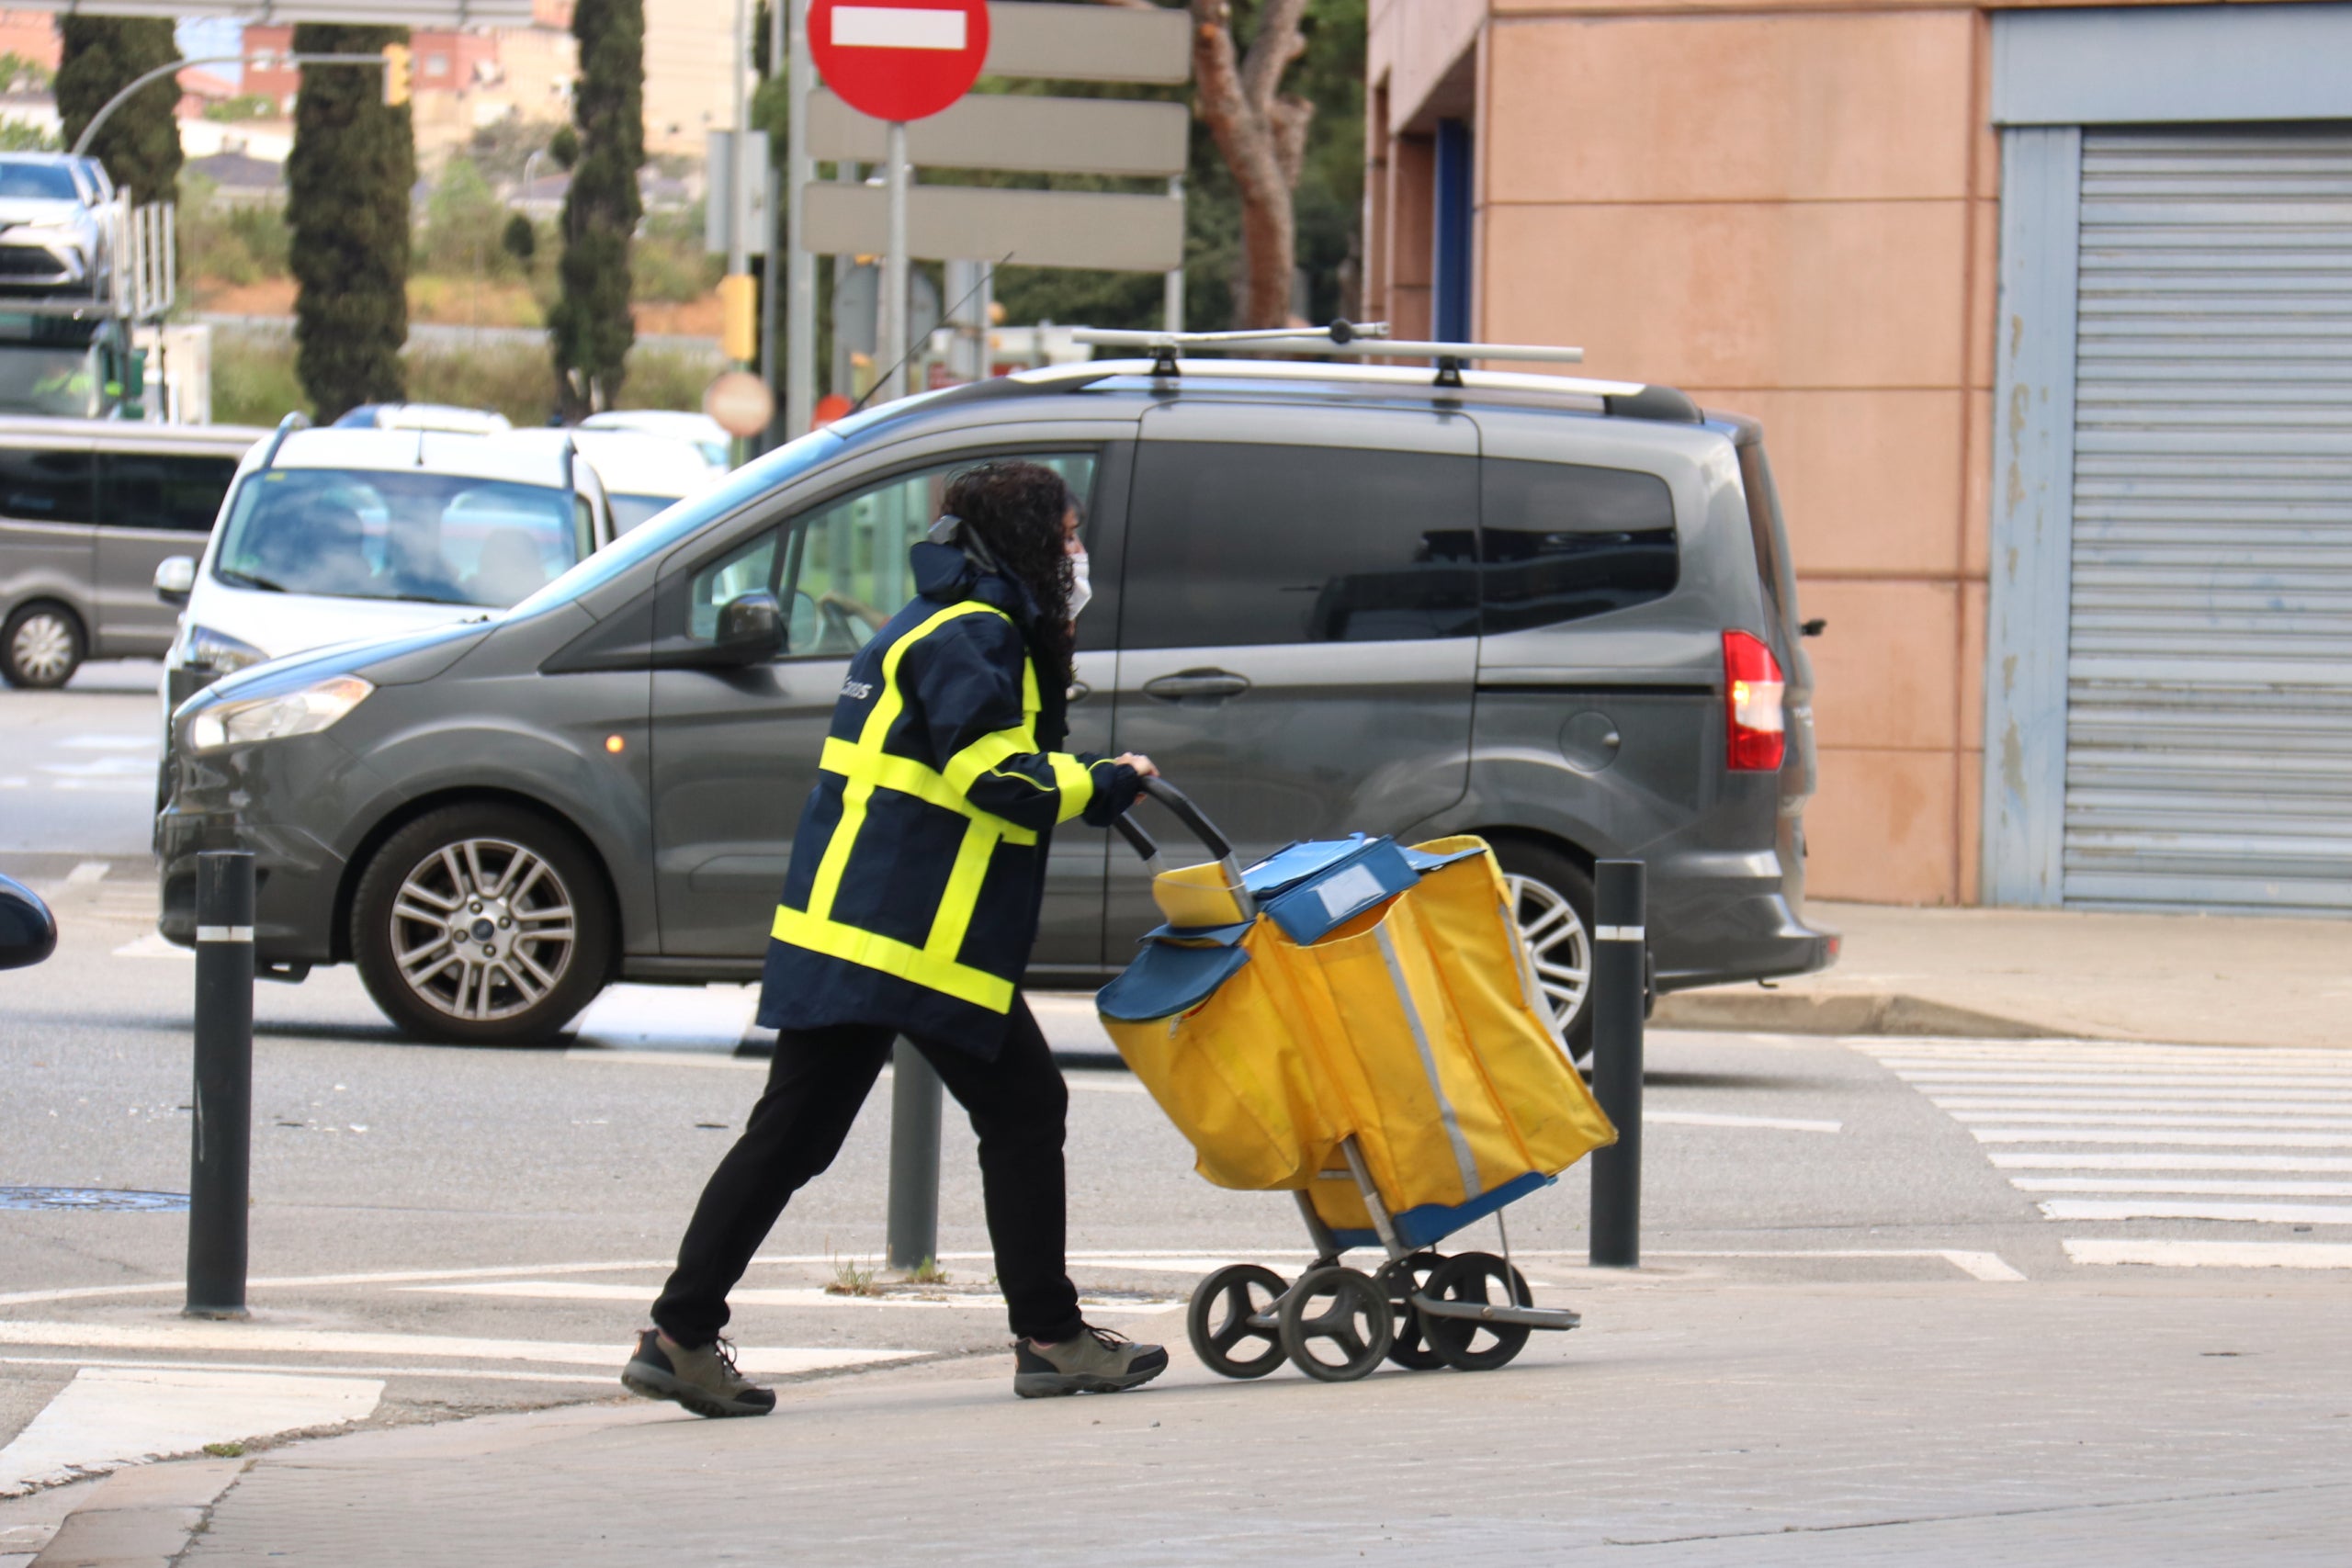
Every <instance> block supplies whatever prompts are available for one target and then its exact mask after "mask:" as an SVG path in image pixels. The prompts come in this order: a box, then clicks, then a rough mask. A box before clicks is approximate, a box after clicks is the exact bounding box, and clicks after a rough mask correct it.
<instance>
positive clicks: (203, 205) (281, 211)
mask: <svg viewBox="0 0 2352 1568" xmlns="http://www.w3.org/2000/svg"><path fill="white" fill-rule="evenodd" d="M286 246H287V230H286V209H285V208H284V207H283V206H282V205H281V204H279V203H277V202H269V203H266V204H254V205H250V206H248V205H243V204H236V203H231V202H226V201H223V200H221V199H220V187H219V186H215V185H214V184H213V182H212V181H210V180H209V179H207V178H205V177H204V175H200V174H198V173H197V172H196V171H194V170H193V169H191V170H189V171H187V173H185V174H183V175H180V199H179V253H180V270H181V271H182V272H183V273H185V274H186V275H187V276H189V277H191V278H204V279H207V280H217V281H219V282H221V283H232V284H236V283H253V282H256V281H258V280H259V279H261V278H265V277H283V276H286Z"/></svg>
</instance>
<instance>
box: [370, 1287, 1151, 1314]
mask: <svg viewBox="0 0 2352 1568" xmlns="http://www.w3.org/2000/svg"><path fill="white" fill-rule="evenodd" d="M396 1289H397V1290H398V1291H400V1292H401V1293H403V1294H407V1293H412V1292H413V1293H417V1294H423V1295H436V1296H495V1297H502V1298H512V1299H520V1300H524V1301H555V1302H639V1303H647V1304H649V1305H650V1303H651V1300H652V1296H653V1294H654V1292H653V1289H652V1287H650V1286H647V1285H598V1284H592V1283H589V1282H587V1281H585V1280H478V1281H474V1282H472V1283H469V1284H452V1285H401V1286H398V1287H396ZM727 1301H728V1304H729V1305H730V1306H738V1307H745V1306H766V1307H812V1306H813V1307H854V1306H869V1307H930V1308H939V1307H953V1308H966V1309H978V1310H981V1311H986V1312H1002V1311H1003V1310H1004V1306H1005V1302H1004V1298H1003V1297H1002V1296H1001V1295H997V1294H994V1293H990V1294H988V1295H948V1294H944V1293H943V1294H941V1295H939V1296H935V1297H923V1296H909V1295H880V1296H852V1295H836V1294H834V1293H832V1292H829V1291H827V1290H825V1289H824V1288H823V1287H821V1286H817V1285H809V1286H787V1287H784V1288H776V1287H772V1286H744V1285H738V1286H737V1287H736V1288H735V1289H734V1290H732V1291H729V1292H728V1293H727ZM1078 1304H1079V1305H1080V1306H1082V1307H1087V1308H1090V1309H1091V1310H1093V1311H1096V1312H1100V1313H1103V1314H1111V1313H1122V1312H1132V1313H1160V1312H1170V1311H1173V1310H1174V1309H1176V1308H1178V1307H1181V1306H1182V1305H1183V1304H1184V1303H1183V1301H1182V1299H1181V1298H1175V1297H1165V1298H1160V1297H1155V1298H1153V1299H1151V1300H1148V1301H1125V1300H1120V1299H1117V1298H1115V1297H1108V1296H1100V1295H1080V1297H1079V1300H1078Z"/></svg>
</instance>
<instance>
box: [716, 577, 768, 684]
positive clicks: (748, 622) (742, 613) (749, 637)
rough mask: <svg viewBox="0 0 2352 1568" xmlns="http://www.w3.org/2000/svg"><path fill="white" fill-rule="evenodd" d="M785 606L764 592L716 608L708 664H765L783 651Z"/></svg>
mask: <svg viewBox="0 0 2352 1568" xmlns="http://www.w3.org/2000/svg"><path fill="white" fill-rule="evenodd" d="M784 633H785V623H784V606H783V605H782V604H778V603H776V597H775V594H773V593H770V592H766V591H765V590H759V591H755V592H750V593H739V594H737V595H736V596H735V597H734V598H732V599H729V601H727V603H726V604H721V605H720V606H719V607H718V637H717V638H716V639H715V641H714V642H713V644H712V647H711V654H712V658H711V662H712V663H714V664H726V665H736V664H764V663H766V662H767V661H768V660H771V659H774V658H775V656H776V655H777V654H779V653H782V652H783V651H784V646H785V644H784Z"/></svg>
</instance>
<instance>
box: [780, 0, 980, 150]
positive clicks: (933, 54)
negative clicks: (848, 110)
mask: <svg viewBox="0 0 2352 1568" xmlns="http://www.w3.org/2000/svg"><path fill="white" fill-rule="evenodd" d="M809 54H810V56H811V57H812V58H814V59H815V61H816V62H817V72H818V74H820V75H821V76H822V77H824V79H825V85H827V86H828V87H831V89H832V90H833V91H834V92H836V93H839V94H840V95H841V96H842V102H843V103H846V104H847V105H849V107H852V108H854V109H855V110H857V111H858V112H859V113H861V114H869V115H872V116H873V117H874V118H876V119H898V120H904V119H922V118H924V117H925V116H928V115H934V114H937V113H938V112H939V111H940V110H942V109H944V108H945V107H947V106H948V105H950V104H952V103H954V102H955V101H956V99H958V98H960V97H962V96H964V95H965V93H966V92H967V91H969V90H970V88H971V85H972V84H973V82H975V81H976V80H978V77H979V74H980V66H981V64H982V63H983V62H985V61H986V60H987V59H988V55H989V8H988V5H987V0H815V4H813V5H811V6H809Z"/></svg>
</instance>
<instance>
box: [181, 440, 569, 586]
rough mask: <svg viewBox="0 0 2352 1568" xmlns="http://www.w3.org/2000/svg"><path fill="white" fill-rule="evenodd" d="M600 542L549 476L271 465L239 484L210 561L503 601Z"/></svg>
mask: <svg viewBox="0 0 2352 1568" xmlns="http://www.w3.org/2000/svg"><path fill="white" fill-rule="evenodd" d="M594 547H595V534H594V515H593V513H591V512H590V511H589V508H588V505H587V503H586V502H583V501H581V500H580V499H579V498H577V497H575V496H573V495H571V494H570V493H569V492H567V491H561V490H558V489H555V488H553V487H552V486H545V485H527V484H515V483H513V482H510V481H507V480H503V479H468V478H464V477H462V476H459V475H454V474H435V473H425V472H422V471H409V470H400V469H393V470H377V469H340V468H270V469H266V470H264V471H263V472H260V473H256V474H252V475H249V476H247V477H246V479H244V481H243V483H242V484H240V485H239V486H238V487H237V496H236V500H235V501H234V502H232V503H231V506H230V511H229V521H228V525H227V528H226V531H225V532H224V533H223V535H222V536H221V540H220V550H219V552H218V554H217V555H216V556H215V558H214V561H213V568H212V571H213V575H214V576H216V577H218V578H220V580H221V581H224V582H229V583H232V584H235V585H236V586H238V587H241V588H258V589H262V590H264V591H266V592H283V593H313V594H322V595H325V596H327V597H330V598H339V599H401V600H410V601H413V602H416V603H420V604H469V605H478V606H481V607H482V608H485V609H494V610H503V609H505V608H506V607H507V606H509V605H511V604H514V603H515V602H516V601H517V600H519V599H522V598H524V597H525V596H526V595H528V594H531V593H535V592H537V591H538V590H539V589H541V588H544V587H546V586H547V585H548V583H549V582H551V581H554V580H555V579H556V578H558V577H560V576H561V575H562V574H563V573H564V572H565V571H567V570H570V569H571V566H572V564H573V563H574V562H576V561H578V560H580V559H581V558H583V557H585V556H586V555H587V554H588V553H589V551H590V550H592V549H594Z"/></svg>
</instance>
